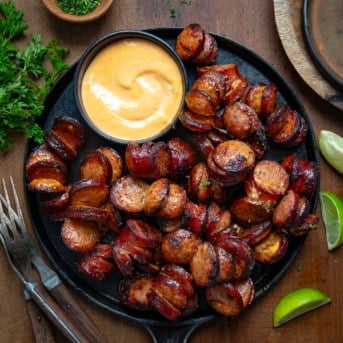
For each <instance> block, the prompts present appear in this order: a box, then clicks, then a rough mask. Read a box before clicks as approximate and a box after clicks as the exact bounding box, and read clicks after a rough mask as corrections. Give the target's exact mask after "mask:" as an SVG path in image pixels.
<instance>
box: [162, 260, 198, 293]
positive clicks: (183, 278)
mask: <svg viewBox="0 0 343 343" xmlns="http://www.w3.org/2000/svg"><path fill="white" fill-rule="evenodd" d="M160 275H163V276H166V277H168V278H170V279H173V280H175V281H177V282H178V283H179V284H180V285H181V286H182V287H183V289H184V290H185V292H186V294H187V297H191V296H192V295H193V294H194V292H195V289H194V282H193V276H192V274H191V273H189V272H188V271H187V270H186V269H184V268H182V267H180V266H179V265H177V264H173V263H168V264H166V265H164V266H163V267H162V268H161V270H160Z"/></svg>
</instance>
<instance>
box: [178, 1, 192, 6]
mask: <svg viewBox="0 0 343 343" xmlns="http://www.w3.org/2000/svg"><path fill="white" fill-rule="evenodd" d="M180 5H187V6H190V5H192V0H182V1H180Z"/></svg>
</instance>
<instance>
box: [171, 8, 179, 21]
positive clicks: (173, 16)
mask: <svg viewBox="0 0 343 343" xmlns="http://www.w3.org/2000/svg"><path fill="white" fill-rule="evenodd" d="M169 12H170V18H173V19H174V18H176V17H178V16H179V15H178V13H177V12H176V9H175V8H170V9H169Z"/></svg>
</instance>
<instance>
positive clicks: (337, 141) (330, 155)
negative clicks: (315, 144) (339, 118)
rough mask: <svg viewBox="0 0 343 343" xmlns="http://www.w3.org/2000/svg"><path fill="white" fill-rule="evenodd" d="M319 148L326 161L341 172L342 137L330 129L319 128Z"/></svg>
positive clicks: (342, 166) (342, 169) (342, 165)
mask: <svg viewBox="0 0 343 343" xmlns="http://www.w3.org/2000/svg"><path fill="white" fill-rule="evenodd" d="M319 149H320V152H321V153H322V154H323V156H324V157H325V159H326V161H327V162H328V163H329V164H330V165H331V166H332V167H334V168H335V169H336V170H337V171H339V172H340V173H341V174H343V137H341V136H339V135H336V134H335V133H333V132H331V131H327V130H321V131H320V133H319Z"/></svg>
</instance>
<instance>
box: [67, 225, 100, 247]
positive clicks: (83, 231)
mask: <svg viewBox="0 0 343 343" xmlns="http://www.w3.org/2000/svg"><path fill="white" fill-rule="evenodd" d="M61 237H62V240H63V242H64V244H65V245H66V246H67V247H68V248H69V249H71V250H74V251H76V252H89V251H92V250H93V248H94V247H95V246H96V244H98V242H99V240H100V231H99V230H98V228H97V226H96V225H95V224H94V223H92V222H86V221H84V220H79V219H67V220H65V221H64V223H63V225H62V228H61Z"/></svg>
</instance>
